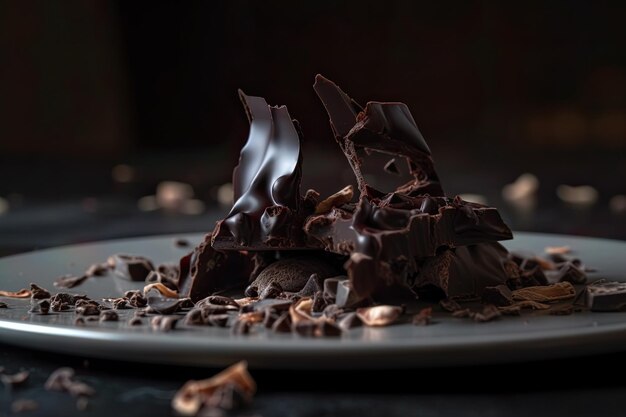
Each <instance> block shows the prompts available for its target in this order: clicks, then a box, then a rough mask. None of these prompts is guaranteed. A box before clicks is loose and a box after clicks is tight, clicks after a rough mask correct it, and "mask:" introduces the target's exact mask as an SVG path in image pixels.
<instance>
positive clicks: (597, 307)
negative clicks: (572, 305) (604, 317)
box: [585, 282, 626, 311]
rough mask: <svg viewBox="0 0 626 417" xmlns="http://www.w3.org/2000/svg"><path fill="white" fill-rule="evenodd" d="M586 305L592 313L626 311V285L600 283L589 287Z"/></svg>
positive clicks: (620, 283) (621, 283)
mask: <svg viewBox="0 0 626 417" xmlns="http://www.w3.org/2000/svg"><path fill="white" fill-rule="evenodd" d="M585 304H586V306H587V307H588V308H589V309H590V310H591V311H626V283H623V282H599V283H593V284H591V285H589V286H587V289H586V297H585Z"/></svg>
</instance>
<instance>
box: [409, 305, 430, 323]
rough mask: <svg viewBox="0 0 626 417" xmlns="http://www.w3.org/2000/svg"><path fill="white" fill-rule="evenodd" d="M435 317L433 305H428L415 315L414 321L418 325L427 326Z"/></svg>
mask: <svg viewBox="0 0 626 417" xmlns="http://www.w3.org/2000/svg"><path fill="white" fill-rule="evenodd" d="M432 317H433V309H432V307H426V308H423V309H421V310H420V312H419V313H417V314H416V315H414V316H413V319H412V321H411V322H412V323H413V324H414V325H416V326H427V325H429V324H430V323H431V320H432Z"/></svg>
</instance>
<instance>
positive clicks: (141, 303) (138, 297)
mask: <svg viewBox="0 0 626 417" xmlns="http://www.w3.org/2000/svg"><path fill="white" fill-rule="evenodd" d="M125 297H126V298H128V304H129V305H130V306H131V307H134V308H141V307H145V306H146V305H148V300H147V299H146V297H144V295H143V294H142V293H141V291H129V292H126V294H125Z"/></svg>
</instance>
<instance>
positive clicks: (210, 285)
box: [177, 234, 252, 302]
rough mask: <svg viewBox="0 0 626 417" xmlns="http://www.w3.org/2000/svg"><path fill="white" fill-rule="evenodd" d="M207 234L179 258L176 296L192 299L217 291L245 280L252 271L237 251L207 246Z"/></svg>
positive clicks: (208, 235) (247, 262) (247, 260)
mask: <svg viewBox="0 0 626 417" xmlns="http://www.w3.org/2000/svg"><path fill="white" fill-rule="evenodd" d="M211 236H212V234H207V235H206V236H205V238H204V241H203V242H202V243H200V245H198V247H196V248H195V250H194V251H193V252H192V253H190V254H188V255H186V256H183V257H182V258H181V260H180V275H179V277H178V282H177V285H178V288H179V292H180V295H181V296H183V297H189V298H191V300H192V301H194V302H196V301H198V300H201V299H203V298H205V297H207V296H209V295H213V293H214V292H216V291H218V290H224V289H229V288H234V287H237V286H239V285H241V284H243V283H245V282H247V281H248V277H249V276H250V273H251V272H252V262H251V260H250V258H249V257H248V256H246V255H244V254H242V253H240V252H237V251H231V252H228V253H226V252H221V251H218V250H215V249H213V248H212V247H211Z"/></svg>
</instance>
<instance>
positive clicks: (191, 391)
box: [172, 361, 256, 416]
mask: <svg viewBox="0 0 626 417" xmlns="http://www.w3.org/2000/svg"><path fill="white" fill-rule="evenodd" d="M247 367H248V365H247V363H246V362H244V361H242V362H238V363H237V364H235V365H233V366H231V367H230V368H227V369H225V370H224V371H222V372H220V373H219V374H217V375H215V376H213V377H211V378H209V379H205V380H201V381H188V382H187V383H186V384H185V385H183V387H182V388H181V389H179V390H178V392H177V393H176V394H175V395H174V398H173V400H172V408H173V409H174V411H176V412H177V413H179V414H181V415H185V416H195V415H198V414H199V413H200V411H201V410H210V409H216V408H217V409H222V410H230V409H234V408H237V407H240V406H243V405H247V404H250V403H251V402H252V397H253V396H254V393H255V392H256V383H255V382H254V380H253V379H252V377H251V376H250V374H249V373H248V370H247ZM228 391H230V394H228V395H231V394H232V393H233V391H236V393H237V399H238V401H225V400H224V396H225V394H226V393H227V392H228ZM231 398H232V397H231Z"/></svg>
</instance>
